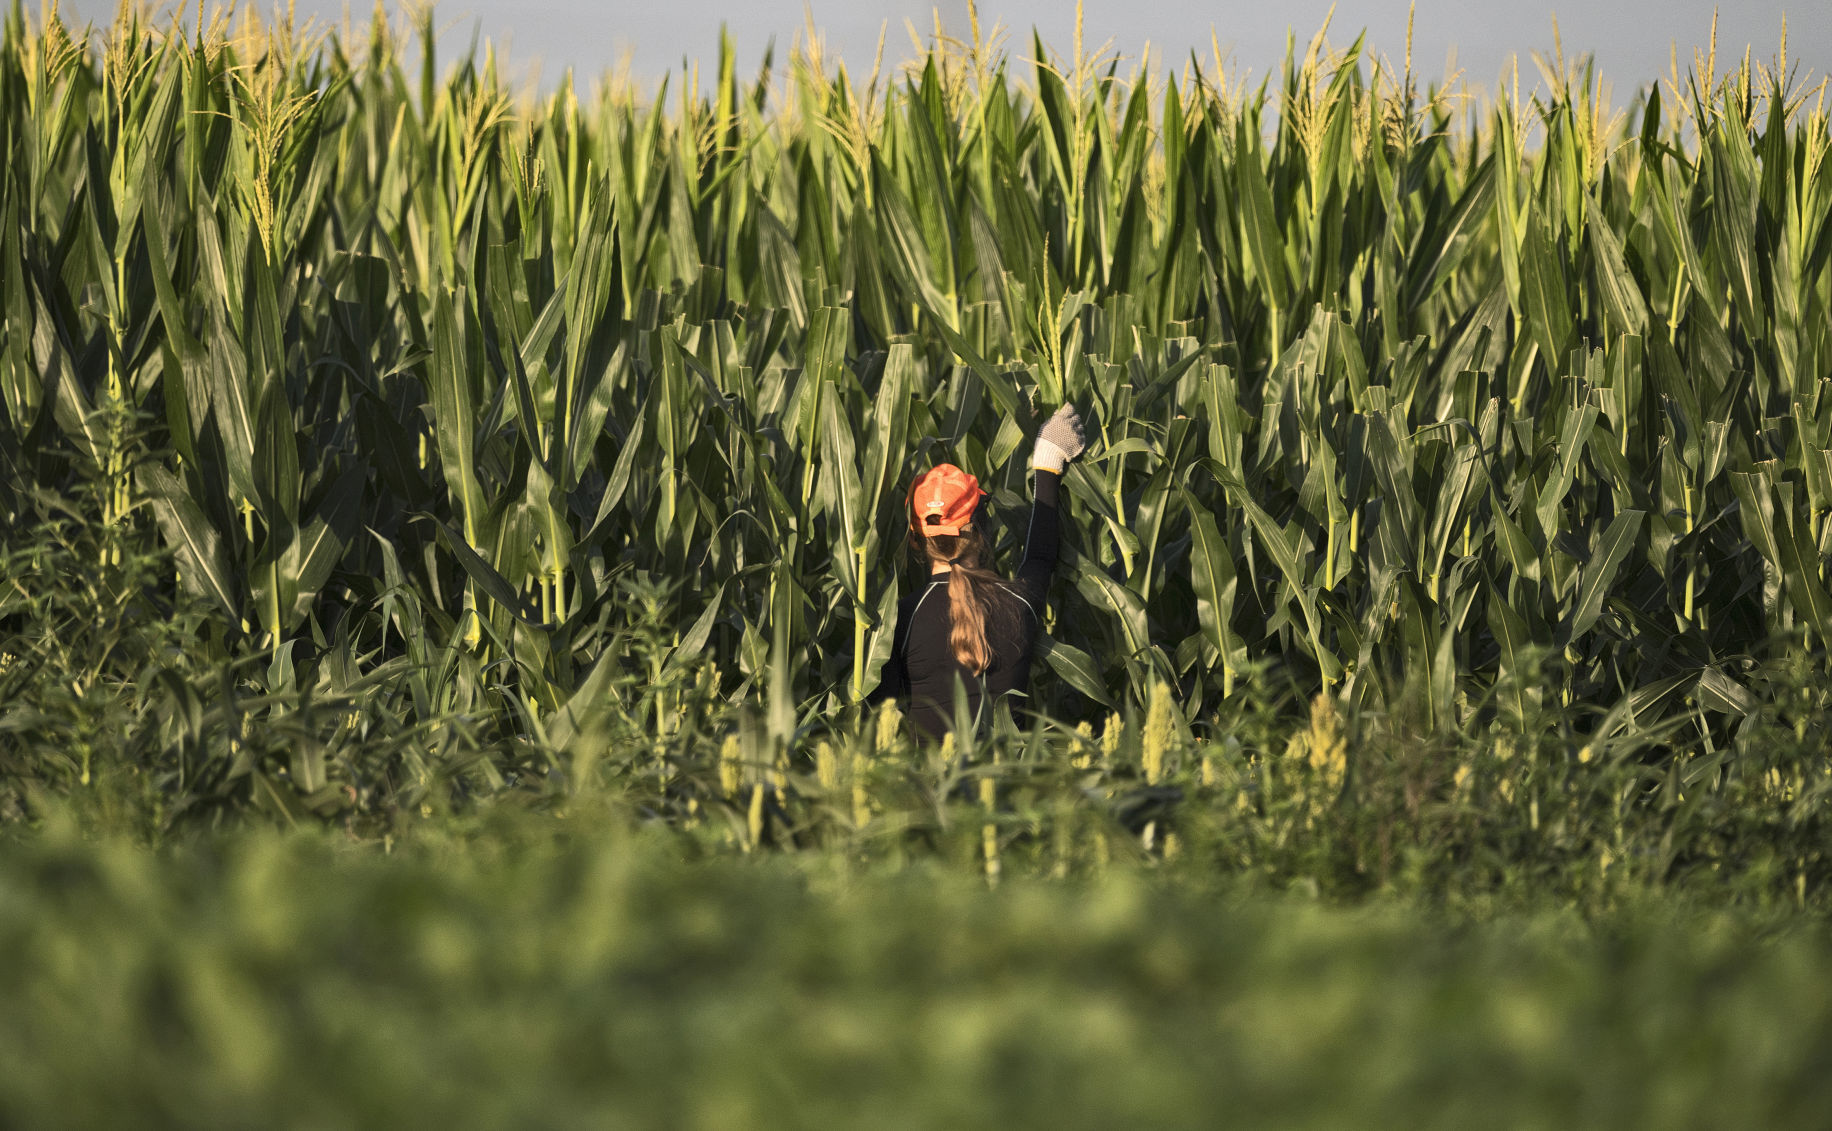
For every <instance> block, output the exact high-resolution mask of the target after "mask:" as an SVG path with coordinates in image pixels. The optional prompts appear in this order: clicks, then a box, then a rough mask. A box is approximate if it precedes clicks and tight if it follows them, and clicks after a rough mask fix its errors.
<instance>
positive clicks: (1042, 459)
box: [1031, 439, 1069, 475]
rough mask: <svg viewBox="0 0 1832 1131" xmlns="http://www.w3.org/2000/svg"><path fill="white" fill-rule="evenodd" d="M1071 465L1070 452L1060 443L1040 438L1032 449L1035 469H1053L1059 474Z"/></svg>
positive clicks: (1033, 467)
mask: <svg viewBox="0 0 1832 1131" xmlns="http://www.w3.org/2000/svg"><path fill="white" fill-rule="evenodd" d="M1068 465H1069V453H1068V452H1066V451H1064V450H1063V449H1062V448H1061V447H1060V446H1059V445H1057V444H1053V443H1051V442H1050V441H1048V440H1043V439H1039V440H1038V441H1037V446H1036V448H1034V449H1033V450H1032V451H1031V469H1032V470H1033V471H1053V472H1055V473H1056V474H1058V475H1061V474H1062V469H1063V468H1065V467H1067V466H1068Z"/></svg>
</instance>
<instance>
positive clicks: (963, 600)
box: [911, 526, 1012, 675]
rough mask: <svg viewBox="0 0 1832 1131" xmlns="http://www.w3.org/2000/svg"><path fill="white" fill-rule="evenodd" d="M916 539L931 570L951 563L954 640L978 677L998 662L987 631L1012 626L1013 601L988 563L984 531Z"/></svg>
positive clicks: (951, 639)
mask: <svg viewBox="0 0 1832 1131" xmlns="http://www.w3.org/2000/svg"><path fill="white" fill-rule="evenodd" d="M911 541H912V543H914V544H915V548H916V549H917V550H918V551H920V552H921V554H922V556H923V557H924V558H925V559H927V561H928V563H929V564H930V566H931V568H932V567H933V566H936V565H946V566H948V567H949V570H948V605H949V614H948V615H949V619H950V621H951V622H952V623H951V631H950V632H949V634H948V643H949V644H951V645H953V647H954V658H955V659H956V660H957V661H959V662H960V665H961V667H964V668H966V669H967V670H968V671H970V672H972V673H973V674H974V675H981V674H983V673H984V672H985V671H986V669H987V668H989V667H991V666H992V659H993V649H992V643H991V641H990V640H989V639H988V638H987V630H988V629H989V628H990V629H992V630H994V631H995V632H996V631H1002V630H1007V629H1009V627H1010V625H1009V622H1010V620H1011V619H1012V610H1011V602H1010V601H1009V600H1008V599H1007V596H1008V595H1007V593H1006V591H1005V587H1004V585H1003V584H1002V583H1001V581H1000V578H999V575H998V574H996V573H994V572H993V571H992V570H991V569H989V568H987V567H986V566H985V565H983V564H982V563H984V562H985V561H986V560H987V559H988V558H989V557H990V556H991V555H990V554H989V553H988V552H987V548H986V540H985V538H983V537H981V535H980V532H979V531H978V530H975V529H974V528H973V527H971V526H969V527H966V528H965V529H963V530H962V531H961V532H960V533H959V534H934V535H930V536H929V537H926V538H924V537H919V536H915V535H912V536H911Z"/></svg>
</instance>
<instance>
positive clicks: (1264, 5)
mask: <svg viewBox="0 0 1832 1131" xmlns="http://www.w3.org/2000/svg"><path fill="white" fill-rule="evenodd" d="M372 2H373V0H355V2H354V3H353V4H352V5H351V7H353V8H354V9H355V10H356V11H357V12H358V13H365V12H367V11H368V10H369V5H370V4H371V3H372ZM114 5H115V0H64V3H63V10H64V11H65V12H66V13H67V14H70V15H72V16H74V17H75V18H86V19H95V20H104V19H106V18H107V17H108V16H109V14H110V13H112V11H113V9H114ZM297 5H298V11H299V14H300V16H301V17H302V18H303V17H305V16H308V15H309V16H312V17H316V18H318V19H320V20H324V21H330V22H335V21H336V20H338V19H339V18H340V17H341V14H342V12H343V11H344V8H345V4H344V3H343V0H297ZM808 5H809V7H811V8H812V10H813V14H814V19H815V22H816V23H817V24H818V25H819V26H820V27H821V28H822V30H823V32H824V33H825V36H826V40H827V45H828V48H829V51H830V52H832V51H837V52H839V53H840V55H841V56H842V57H843V58H844V59H845V60H846V61H847V65H848V68H849V69H850V70H852V71H853V72H854V73H855V74H856V75H859V76H861V77H862V76H863V75H864V74H865V73H866V72H868V71H869V70H870V67H871V62H872V55H873V51H874V48H875V47H876V44H877V40H878V31H879V28H880V26H882V25H884V24H885V23H886V22H887V21H888V24H889V34H888V37H887V39H886V44H885V56H886V60H887V62H894V61H901V60H903V59H905V58H908V57H909V56H910V55H911V53H912V49H911V47H910V38H909V34H908V32H907V31H906V30H905V22H906V21H910V22H913V23H915V24H916V25H917V27H918V28H919V29H920V30H921V31H922V33H923V34H924V35H925V37H926V36H927V34H928V32H929V29H930V28H932V26H933V19H932V15H931V13H932V12H933V11H935V10H936V8H937V7H939V10H940V12H941V14H942V18H943V21H944V24H945V25H946V26H947V28H948V29H949V30H950V32H951V33H958V34H960V35H962V36H965V35H966V31H967V6H966V2H965V0H945V2H943V3H941V4H939V5H934V4H932V3H926V2H922V3H919V2H911V0H887V2H879V3H870V2H863V0H852V2H848V0H808ZM264 6H268V5H264ZM390 6H391V7H392V6H393V0H390ZM1407 7H1408V4H1407V0H1343V2H1342V3H1339V4H1338V5H1337V9H1336V16H1335V20H1334V23H1333V24H1332V25H1331V34H1330V39H1331V41H1332V42H1333V43H1336V44H1339V45H1346V44H1347V43H1349V42H1350V41H1352V39H1353V38H1354V36H1355V34H1356V32H1358V31H1360V30H1361V29H1363V28H1366V29H1367V31H1368V41H1369V46H1370V47H1371V48H1372V49H1373V50H1374V51H1376V52H1377V53H1380V54H1383V55H1386V56H1388V57H1390V58H1392V59H1393V60H1394V61H1395V62H1398V61H1399V59H1400V56H1401V55H1402V54H1403V52H1404V50H1405V42H1406V12H1407ZM1329 8H1330V4H1329V0H1285V2H1284V3H1268V2H1264V0H1262V2H1259V3H1238V2H1237V3H1225V4H1203V3H1197V2H1195V0H1124V2H1120V0H1087V4H1086V31H1085V33H1084V34H1085V38H1086V41H1087V43H1088V44H1089V46H1090V47H1092V46H1096V45H1099V44H1101V43H1104V42H1106V41H1107V40H1109V39H1111V40H1112V43H1113V47H1114V48H1116V49H1117V50H1118V51H1119V52H1120V53H1121V54H1122V55H1124V56H1125V57H1127V58H1136V57H1137V56H1138V54H1139V53H1140V51H1141V50H1142V49H1143V47H1144V46H1145V44H1146V43H1147V42H1148V41H1149V42H1150V44H1151V45H1152V48H1153V51H1154V53H1158V52H1162V53H1163V54H1164V56H1165V57H1166V58H1167V59H1168V60H1169V61H1170V62H1171V63H1172V65H1173V66H1174V67H1175V68H1176V69H1178V70H1181V68H1182V62H1183V60H1185V59H1187V58H1188V55H1189V52H1190V50H1191V49H1192V48H1194V49H1197V50H1198V51H1199V52H1200V54H1201V55H1202V57H1203V58H1204V59H1205V60H1206V59H1207V58H1208V57H1209V56H1210V54H1211V52H1210V46H1209V45H1210V32H1211V29H1213V31H1214V34H1215V36H1216V38H1217V39H1219V41H1220V44H1221V47H1222V50H1223V52H1224V53H1227V54H1231V56H1232V65H1233V66H1234V67H1237V68H1242V69H1245V70H1249V71H1251V72H1252V74H1253V75H1254V76H1255V77H1256V78H1257V77H1258V76H1262V75H1265V74H1266V73H1267V72H1268V71H1269V70H1276V68H1277V66H1278V63H1279V61H1280V60H1281V59H1282V58H1283V57H1284V50H1285V37H1286V34H1287V30H1288V29H1289V30H1292V31H1295V32H1296V34H1297V36H1298V38H1299V43H1300V47H1301V46H1302V44H1303V42H1304V41H1306V40H1308V39H1309V37H1310V36H1311V35H1312V34H1314V33H1315V32H1316V30H1317V29H1318V28H1319V27H1320V26H1321V25H1322V23H1323V19H1324V16H1325V15H1326V13H1328V11H1329ZM1417 8H1418V16H1417V23H1416V29H1415V32H1414V39H1413V60H1414V64H1415V69H1416V70H1417V71H1419V72H1420V73H1421V74H1423V75H1425V76H1427V77H1430V78H1436V77H1441V76H1443V75H1444V74H1445V73H1446V61H1447V59H1448V58H1449V56H1450V53H1451V52H1452V51H1453V49H1454V51H1455V56H1456V65H1457V67H1458V68H1460V69H1461V70H1462V72H1463V78H1464V79H1465V80H1467V81H1468V82H1470V83H1471V84H1472V85H1480V86H1488V87H1492V86H1493V85H1494V84H1495V82H1496V80H1497V78H1498V76H1499V75H1501V74H1502V72H1503V70H1504V68H1505V67H1506V66H1507V62H1508V59H1509V58H1510V57H1511V56H1513V55H1516V54H1517V55H1518V56H1519V58H1520V63H1521V68H1522V71H1521V81H1522V86H1523V88H1525V87H1527V86H1529V85H1530V84H1531V83H1532V82H1533V80H1534V79H1535V78H1536V77H1537V71H1536V70H1535V69H1534V67H1533V65H1532V60H1531V56H1532V53H1533V52H1536V51H1537V52H1541V53H1543V54H1545V55H1548V56H1550V55H1551V53H1552V50H1553V42H1554V41H1553V32H1552V24H1553V18H1554V17H1555V16H1556V17H1557V19H1558V25H1559V31H1560V33H1561V35H1562V39H1563V44H1564V49H1565V52H1566V54H1567V55H1572V56H1574V55H1577V54H1580V53H1583V52H1592V53H1594V54H1595V55H1596V58H1597V61H1598V63H1599V66H1600V68H1601V70H1602V74H1603V77H1604V78H1605V79H1606V80H1607V81H1609V82H1610V83H1612V84H1613V87H1614V91H1615V96H1616V102H1617V104H1618V105H1621V104H1623V103H1625V102H1626V101H1627V100H1628V98H1629V96H1630V94H1631V93H1632V91H1633V89H1634V88H1635V87H1637V86H1640V85H1642V84H1644V83H1646V82H1648V81H1649V80H1651V79H1653V78H1655V77H1658V76H1664V75H1665V74H1666V73H1667V70H1668V60H1669V51H1670V49H1671V47H1672V45H1673V44H1675V43H1677V44H1678V46H1679V56H1680V64H1681V69H1682V74H1683V73H1684V68H1685V67H1686V65H1687V64H1688V63H1689V62H1690V57H1691V48H1692V47H1694V46H1696V47H1700V48H1703V47H1704V46H1705V45H1706V43H1707V41H1708V40H1709V37H1710V33H1711V15H1712V11H1713V8H1714V3H1713V0H1653V2H1649V0H1634V2H1631V0H1585V2H1582V3H1575V4H1570V3H1568V4H1564V5H1554V4H1552V3H1548V2H1547V0H1461V2H1452V0H1419V2H1418V6H1417ZM438 11H439V21H440V23H441V25H442V26H444V27H445V28H446V29H447V30H446V31H445V33H444V35H443V36H442V38H441V47H442V49H443V51H444V52H445V57H446V58H447V59H448V60H449V59H450V58H451V57H452V53H454V52H457V51H461V50H463V48H464V47H465V46H466V45H467V44H468V43H469V40H470V36H471V33H472V30H473V28H475V29H478V30H479V31H481V33H482V35H483V36H484V37H486V38H488V39H491V40H493V41H494V42H495V43H496V44H497V46H498V49H499V54H501V53H502V50H503V49H504V48H506V49H507V51H506V53H507V56H508V60H509V64H510V71H511V73H512V74H513V75H515V76H517V77H518V78H527V77H529V76H532V75H533V74H534V73H535V69H536V65H537V63H538V67H539V74H540V77H541V81H542V84H543V85H551V84H552V83H553V82H554V81H555V80H556V79H557V78H558V77H559V75H560V73H561V71H562V70H563V69H564V68H565V67H569V66H570V67H572V68H573V69H574V70H575V72H576V73H577V75H578V77H579V79H580V80H581V85H586V84H587V83H588V82H589V80H590V79H591V78H593V77H596V76H597V75H598V74H600V73H601V72H603V71H605V70H606V69H608V68H610V67H611V66H612V65H613V64H615V63H616V62H617V60H618V59H619V58H620V57H621V56H622V55H623V54H624V53H625V52H626V51H627V52H630V53H631V59H632V69H633V71H634V73H635V74H636V75H637V76H638V77H639V78H642V79H644V80H646V81H653V80H655V79H659V78H660V77H661V76H662V75H663V74H664V73H666V72H668V71H669V70H670V69H678V68H679V67H680V65H681V61H682V59H683V58H684V57H692V58H697V59H699V60H701V61H702V63H703V65H704V66H706V67H708V68H709V67H710V66H711V63H712V61H713V60H714V59H715V58H716V52H717V46H718V35H719V26H720V24H721V23H722V22H723V23H725V24H728V25H729V26H730V28H731V31H732V35H733V37H734V39H735V40H736V42H737V48H738V58H739V62H740V69H741V73H744V74H747V75H748V74H754V73H755V71H756V68H757V65H758V63H759V62H760V61H761V59H762V55H763V49H764V45H765V44H766V43H768V42H769V40H770V38H771V37H772V36H774V37H775V39H776V42H777V47H778V59H779V60H780V59H781V58H782V57H783V55H784V54H785V53H786V49H787V47H788V45H789V43H790V42H791V41H792V40H793V39H794V37H795V36H796V35H797V33H798V32H800V30H801V28H802V27H803V0H664V2H662V3H660V4H656V3H647V2H645V3H632V2H629V0H441V2H440V5H439V8H438ZM1784 13H1785V14H1786V16H1787V22H1788V55H1789V58H1790V59H1797V60H1799V62H1800V64H1801V65H1802V67H1803V70H1804V71H1805V72H1810V73H1811V74H1812V75H1813V76H1814V81H1815V82H1817V80H1818V78H1819V77H1820V76H1823V75H1825V74H1827V73H1828V72H1832V3H1826V2H1824V0H1819V2H1801V0H1730V2H1729V3H1724V4H1723V5H1722V10H1721V12H1720V15H1719V24H1718V46H1719V52H1718V54H1719V66H1720V68H1721V67H1723V66H1725V65H1727V64H1729V63H1732V62H1734V61H1735V60H1736V59H1738V58H1740V57H1741V56H1742V53H1743V49H1744V47H1745V46H1753V48H1754V52H1755V57H1756V58H1757V59H1765V60H1772V59H1773V58H1774V56H1775V55H1776V53H1777V49H1778V48H1779V46H1780V40H1781V24H1782V17H1783V14H1784ZM980 19H981V23H982V25H984V26H985V27H987V28H990V27H991V25H992V24H993V23H994V22H995V21H997V22H1002V23H1004V24H1005V25H1006V26H1007V27H1008V28H1009V29H1011V31H1012V34H1011V35H1010V36H1009V37H1008V39H1007V44H1008V46H1009V47H1010V48H1011V49H1012V51H1013V53H1014V54H1017V55H1021V56H1023V57H1026V58H1028V57H1029V54H1030V37H1029V29H1030V28H1031V27H1032V26H1033V25H1035V26H1036V27H1037V28H1038V29H1039V30H1040V31H1041V32H1042V33H1043V38H1044V41H1045V43H1047V44H1048V45H1049V46H1050V47H1051V48H1052V49H1054V50H1056V51H1058V52H1060V53H1062V54H1064V55H1066V54H1068V52H1069V47H1070V43H1071V40H1072V36H1073V32H1074V23H1075V6H1074V3H1073V0H985V3H984V5H983V7H982V9H981V12H980ZM1122 69H1124V68H1122Z"/></svg>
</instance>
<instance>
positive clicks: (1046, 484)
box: [1014, 404, 1087, 610]
mask: <svg viewBox="0 0 1832 1131" xmlns="http://www.w3.org/2000/svg"><path fill="white" fill-rule="evenodd" d="M1086 447H1087V441H1085V440H1084V439H1082V434H1081V417H1080V416H1079V415H1077V413H1076V412H1075V406H1073V405H1066V404H1065V405H1063V406H1062V407H1061V408H1059V409H1057V410H1056V414H1055V415H1054V416H1052V417H1050V418H1049V420H1048V421H1046V422H1045V423H1044V425H1043V427H1042V428H1041V429H1039V430H1038V432H1037V446H1036V448H1035V449H1034V450H1033V451H1032V452H1031V469H1032V470H1033V471H1034V472H1035V473H1036V495H1035V497H1034V499H1033V501H1032V503H1031V517H1030V528H1029V530H1028V531H1027V532H1026V533H1025V536H1024V560H1023V561H1022V562H1021V563H1019V565H1018V571H1017V575H1016V577H1015V579H1014V580H1015V581H1016V582H1017V584H1018V587H1019V591H1020V594H1021V595H1022V596H1023V597H1024V599H1025V600H1026V601H1028V602H1030V604H1031V607H1032V608H1033V609H1039V610H1040V609H1041V608H1042V602H1043V597H1044V594H1045V591H1046V590H1048V588H1049V583H1050V574H1051V573H1052V572H1054V571H1055V568H1056V553H1057V550H1058V548H1059V546H1060V544H1061V538H1060V518H1059V502H1060V498H1061V491H1062V472H1063V469H1064V468H1066V467H1068V465H1069V461H1070V460H1072V459H1074V458H1075V457H1076V456H1078V455H1080V454H1081V453H1082V449H1084V448H1086Z"/></svg>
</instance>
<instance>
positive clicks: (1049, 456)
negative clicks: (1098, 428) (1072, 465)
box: [1031, 404, 1088, 475]
mask: <svg viewBox="0 0 1832 1131" xmlns="http://www.w3.org/2000/svg"><path fill="white" fill-rule="evenodd" d="M1087 446H1088V442H1087V441H1086V440H1084V439H1082V436H1081V416H1080V415H1079V414H1077V413H1076V411H1075V406H1074V405H1072V404H1065V405H1063V406H1062V407H1061V408H1059V409H1057V410H1056V415H1054V416H1052V417H1050V418H1049V419H1048V420H1046V421H1044V423H1043V427H1042V428H1039V429H1038V430H1037V446H1036V448H1035V449H1033V450H1032V452H1031V468H1032V470H1035V471H1053V472H1055V473H1056V474H1057V475H1061V474H1062V469H1063V468H1065V467H1067V466H1068V465H1069V461H1070V460H1072V459H1074V458H1075V457H1076V456H1078V455H1080V454H1081V453H1082V450H1083V449H1085V448H1086V447H1087Z"/></svg>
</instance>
